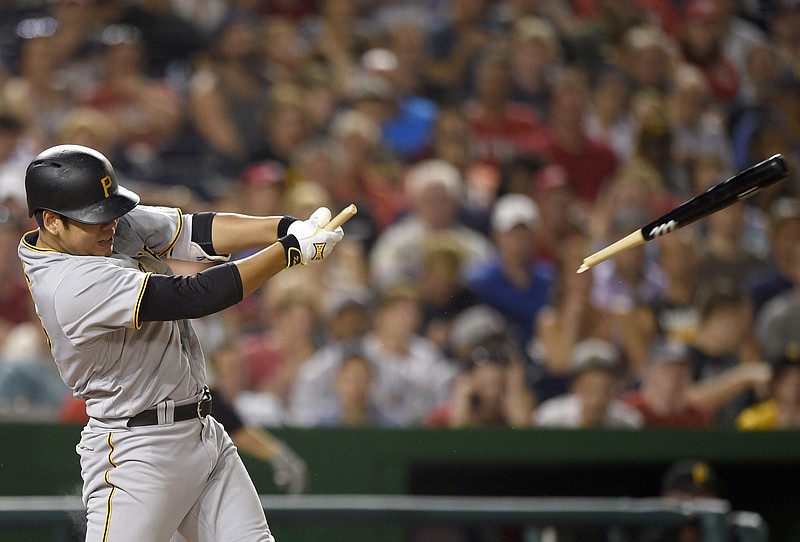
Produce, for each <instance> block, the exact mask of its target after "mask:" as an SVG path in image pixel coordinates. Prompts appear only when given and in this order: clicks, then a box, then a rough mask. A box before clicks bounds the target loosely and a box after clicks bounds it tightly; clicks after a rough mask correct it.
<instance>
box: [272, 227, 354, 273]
mask: <svg viewBox="0 0 800 542" xmlns="http://www.w3.org/2000/svg"><path fill="white" fill-rule="evenodd" d="M287 232H288V233H287V235H285V236H284V237H281V238H280V239H278V241H279V242H280V243H281V244H282V245H283V248H284V250H285V251H286V267H292V266H293V265H297V264H298V263H299V264H303V265H306V264H307V263H308V262H311V261H316V260H322V259H324V258H325V257H326V256H327V255H328V254H330V253H331V250H333V247H334V246H335V245H336V243H338V242H339V241H341V240H342V238H343V237H344V231H343V230H342V228H341V227H338V228H336V229H335V230H333V231H328V230H323V229H322V228H321V227H320V223H319V218H318V217H315V216H312V217H311V218H309V219H308V220H296V221H294V222H292V223H291V224H289V226H288V228H287Z"/></svg>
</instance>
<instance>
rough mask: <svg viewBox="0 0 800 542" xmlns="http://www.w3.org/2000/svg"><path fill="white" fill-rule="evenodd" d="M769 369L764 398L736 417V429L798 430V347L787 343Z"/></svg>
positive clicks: (799, 414)
mask: <svg viewBox="0 0 800 542" xmlns="http://www.w3.org/2000/svg"><path fill="white" fill-rule="evenodd" d="M793 335H796V332H795V333H793ZM781 342H784V341H781ZM772 367H773V374H772V381H771V382H770V385H769V394H768V396H767V398H766V399H765V400H763V401H761V402H759V403H756V404H754V405H752V406H749V407H747V408H745V409H744V410H742V411H741V412H740V413H739V414H738V416H736V428H737V429H740V430H757V429H763V430H772V429H800V343H797V342H789V343H786V346H785V348H784V355H783V356H781V357H780V358H778V359H776V360H774V361H773V362H772Z"/></svg>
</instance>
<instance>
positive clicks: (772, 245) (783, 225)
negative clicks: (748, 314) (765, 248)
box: [749, 198, 800, 319]
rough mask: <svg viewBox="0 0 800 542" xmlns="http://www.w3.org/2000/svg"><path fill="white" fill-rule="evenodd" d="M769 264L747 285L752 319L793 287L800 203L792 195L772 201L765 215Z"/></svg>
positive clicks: (799, 222)
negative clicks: (767, 304)
mask: <svg viewBox="0 0 800 542" xmlns="http://www.w3.org/2000/svg"><path fill="white" fill-rule="evenodd" d="M767 230H768V231H767V235H768V238H769V257H768V264H769V267H768V268H767V269H765V270H763V271H761V272H760V273H757V274H756V275H755V276H754V277H753V279H752V281H751V283H750V285H749V289H750V295H751V299H752V302H753V314H754V318H755V319H757V318H758V314H759V312H760V311H761V308H762V307H763V305H764V304H765V303H766V302H767V301H769V300H770V299H771V298H772V297H774V296H776V295H778V294H780V293H782V292H785V291H787V290H789V289H791V288H792V284H793V282H792V279H791V278H790V277H791V269H792V262H793V255H792V253H793V251H794V247H796V246H797V244H798V243H799V242H800V203H798V201H797V200H796V199H794V198H781V199H778V200H777V201H775V202H774V203H773V204H772V205H771V206H770V209H769V213H768V215H767Z"/></svg>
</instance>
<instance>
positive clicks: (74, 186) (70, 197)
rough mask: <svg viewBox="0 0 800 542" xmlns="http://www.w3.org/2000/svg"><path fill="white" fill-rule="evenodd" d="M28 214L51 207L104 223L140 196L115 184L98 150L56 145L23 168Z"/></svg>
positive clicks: (81, 219) (83, 219)
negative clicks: (25, 169)
mask: <svg viewBox="0 0 800 542" xmlns="http://www.w3.org/2000/svg"><path fill="white" fill-rule="evenodd" d="M25 193H26V195H27V198H28V216H33V214H34V213H35V212H36V211H40V210H46V211H53V212H54V213H58V214H60V215H63V216H66V217H68V218H71V219H73V220H77V221H78V222H83V223H85V224H103V223H105V222H109V221H111V220H114V219H116V218H119V217H121V216H122V215H124V214H125V213H127V212H128V211H130V210H131V209H133V208H134V207H136V205H138V204H139V196H137V195H136V194H135V193H134V192H131V191H130V190H127V189H126V188H123V187H121V186H119V185H118V184H117V180H116V178H115V176H114V168H112V167H111V163H110V162H109V161H108V159H107V158H106V157H105V156H103V155H102V154H101V153H99V152H97V151H96V150H94V149H90V148H89V147H82V146H80V145H58V146H56V147H51V148H49V149H47V150H45V151H43V152H42V153H41V154H39V156H37V157H36V158H34V159H33V161H32V162H31V163H30V164H29V165H28V169H27V171H26V172H25Z"/></svg>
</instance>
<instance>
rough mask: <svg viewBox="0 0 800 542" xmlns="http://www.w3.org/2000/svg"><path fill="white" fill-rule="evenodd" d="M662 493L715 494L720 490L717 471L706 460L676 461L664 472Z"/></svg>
mask: <svg viewBox="0 0 800 542" xmlns="http://www.w3.org/2000/svg"><path fill="white" fill-rule="evenodd" d="M661 491H662V493H676V492H677V493H684V494H688V495H692V496H698V497H699V496H714V495H716V494H717V492H718V491H719V482H718V479H717V473H716V471H715V470H714V469H713V468H712V467H711V465H709V464H708V463H706V462H705V461H698V460H694V459H686V460H681V461H676V462H675V463H673V464H672V465H671V466H670V467H669V468H668V469H667V471H666V472H665V473H664V477H663V478H662V481H661Z"/></svg>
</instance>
